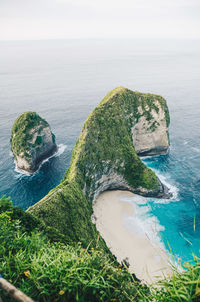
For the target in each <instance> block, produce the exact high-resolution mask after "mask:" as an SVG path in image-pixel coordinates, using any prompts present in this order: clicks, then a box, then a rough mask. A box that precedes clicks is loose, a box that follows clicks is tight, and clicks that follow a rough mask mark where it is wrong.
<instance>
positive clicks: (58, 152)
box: [14, 144, 67, 176]
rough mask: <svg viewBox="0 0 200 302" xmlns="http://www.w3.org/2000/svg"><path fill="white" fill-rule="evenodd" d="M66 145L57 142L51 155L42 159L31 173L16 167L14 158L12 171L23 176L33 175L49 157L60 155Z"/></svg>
mask: <svg viewBox="0 0 200 302" xmlns="http://www.w3.org/2000/svg"><path fill="white" fill-rule="evenodd" d="M66 147H67V145H64V144H59V145H57V151H56V152H54V153H53V154H52V155H50V156H49V157H47V158H45V159H44V160H42V161H41V163H40V164H39V166H38V169H37V170H36V171H35V172H33V173H30V172H28V171H25V170H23V169H20V168H18V167H17V163H16V161H15V160H14V164H15V169H14V171H15V172H17V173H18V174H21V175H23V176H33V175H35V174H36V173H37V172H38V171H39V170H40V168H41V167H42V165H43V164H44V163H46V162H47V161H48V160H49V159H51V158H53V157H58V156H60V155H61V154H62V153H63V152H64V151H65V149H66Z"/></svg>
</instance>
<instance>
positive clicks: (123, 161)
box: [29, 87, 169, 241]
mask: <svg viewBox="0 0 200 302" xmlns="http://www.w3.org/2000/svg"><path fill="white" fill-rule="evenodd" d="M168 125H169V112H168V108H167V104H166V101H165V100H164V99H163V98H162V97H161V96H159V95H154V94H143V93H139V92H133V91H131V90H129V89H126V88H123V87H118V88H116V89H114V90H112V91H111V92H110V93H109V94H108V95H107V96H106V97H105V98H104V99H103V100H102V102H101V103H100V104H99V105H98V106H97V107H96V108H95V109H94V110H93V112H92V113H91V114H90V115H89V116H88V118H87V120H86V122H85V124H84V126H83V129H82V132H81V135H80V137H79V139H78V141H77V143H76V145H75V147H74V149H73V152H72V157H71V163H70V167H69V169H68V170H67V172H66V174H65V177H64V179H63V181H62V182H61V183H60V185H59V186H57V187H56V188H55V189H54V190H52V191H51V192H50V193H49V194H48V195H47V196H46V197H44V198H43V199H42V200H41V201H39V202H38V203H37V204H35V205H34V206H32V207H31V208H30V209H29V211H30V212H31V213H33V214H34V215H36V216H38V217H40V218H42V219H43V220H44V221H45V222H46V223H47V225H53V226H54V227H56V228H58V229H59V230H60V231H61V232H64V233H65V234H69V236H72V234H74V235H73V236H75V235H76V238H77V239H76V240H83V238H85V239H84V240H86V241H88V238H86V237H87V236H86V235H85V234H83V232H82V234H80V230H82V231H83V230H84V229H85V228H86V227H89V229H87V234H88V232H89V230H90V231H91V232H92V230H93V227H92V225H91V218H90V217H89V216H88V213H91V214H92V206H91V205H92V203H93V202H94V201H95V199H96V197H97V196H98V195H99V194H100V193H101V192H103V191H105V190H110V189H126V190H129V191H132V192H134V193H137V194H141V195H143V196H154V197H163V196H165V197H167V196H168V192H167V189H166V188H165V187H164V186H163V184H162V183H161V182H160V180H159V179H158V178H157V176H156V175H155V173H154V172H153V171H152V170H151V169H149V168H147V167H146V166H145V165H144V163H143V162H142V161H141V160H140V158H139V157H138V154H137V153H143V154H144V152H147V151H148V152H149V154H150V152H152V153H153V152H154V154H155V152H156V154H157V152H161V151H162V152H163V150H165V151H166V149H167V147H168V134H167V128H168ZM157 134H159V135H158V137H157ZM161 134H163V135H164V137H165V139H164V142H162V141H161V136H162V135H161ZM147 138H148V140H147ZM166 138H167V140H166ZM143 140H147V142H143ZM148 142H149V143H148ZM134 146H135V147H134ZM61 206H62V213H61V211H60V210H58V209H60V208H61ZM77 211H78V212H77ZM63 217H65V218H63ZM89 224H90V226H89ZM80 225H81V227H80ZM70 232H71V233H70ZM77 234H78V235H77ZM94 234H96V231H94ZM81 238H82V239H81Z"/></svg>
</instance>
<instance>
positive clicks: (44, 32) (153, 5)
mask: <svg viewBox="0 0 200 302" xmlns="http://www.w3.org/2000/svg"><path fill="white" fill-rule="evenodd" d="M67 38H73V39H74V38H176V39H188V38H190V39H200V0H0V40H34V39H67Z"/></svg>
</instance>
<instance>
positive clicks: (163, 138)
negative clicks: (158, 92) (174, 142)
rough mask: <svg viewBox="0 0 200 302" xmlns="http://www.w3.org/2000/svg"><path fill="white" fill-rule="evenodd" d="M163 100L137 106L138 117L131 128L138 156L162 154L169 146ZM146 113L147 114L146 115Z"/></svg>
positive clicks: (167, 121) (167, 115)
mask: <svg viewBox="0 0 200 302" xmlns="http://www.w3.org/2000/svg"><path fill="white" fill-rule="evenodd" d="M163 104H164V100H161V99H157V98H156V97H154V99H152V102H151V104H149V105H146V106H143V107H142V105H140V106H139V107H138V112H139V114H140V117H139V118H138V119H137V122H136V123H135V124H134V125H133V128H132V137H133V145H134V147H135V151H136V152H137V154H138V155H140V156H146V155H158V154H164V153H166V151H167V150H168V148H169V135H168V126H169V114H168V111H167V110H166V106H163ZM147 113H148V116H147Z"/></svg>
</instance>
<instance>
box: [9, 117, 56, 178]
mask: <svg viewBox="0 0 200 302" xmlns="http://www.w3.org/2000/svg"><path fill="white" fill-rule="evenodd" d="M11 150H12V152H13V155H14V158H15V161H16V164H17V167H18V168H19V169H21V170H24V171H27V172H29V173H33V172H35V171H36V170H37V169H38V168H39V166H40V164H41V162H42V161H43V160H44V159H46V158H48V157H49V156H51V155H53V154H54V153H55V152H56V151H57V146H56V143H55V136H54V134H53V133H52V132H51V129H50V126H49V124H48V123H47V122H46V121H45V120H44V119H42V118H41V117H40V116H39V115H38V114H37V113H35V112H31V111H28V112H25V113H23V114H22V115H20V116H19V117H18V118H17V119H16V121H15V123H14V125H13V128H12V135H11Z"/></svg>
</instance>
